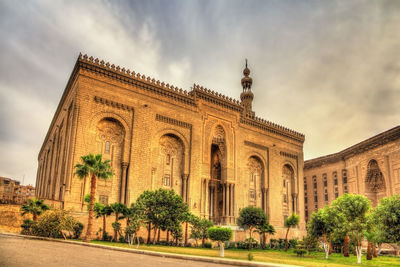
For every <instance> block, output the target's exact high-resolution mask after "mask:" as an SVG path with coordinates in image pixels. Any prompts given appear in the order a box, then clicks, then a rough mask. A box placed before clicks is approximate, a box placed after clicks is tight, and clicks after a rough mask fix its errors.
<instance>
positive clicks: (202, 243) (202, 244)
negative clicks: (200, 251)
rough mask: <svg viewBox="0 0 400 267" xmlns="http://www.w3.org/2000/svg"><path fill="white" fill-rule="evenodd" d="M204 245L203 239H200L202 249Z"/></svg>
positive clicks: (204, 240)
mask: <svg viewBox="0 0 400 267" xmlns="http://www.w3.org/2000/svg"><path fill="white" fill-rule="evenodd" d="M205 243H206V239H205V238H204V237H203V238H202V239H201V247H202V248H204V244H205Z"/></svg>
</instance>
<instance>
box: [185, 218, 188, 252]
mask: <svg viewBox="0 0 400 267" xmlns="http://www.w3.org/2000/svg"><path fill="white" fill-rule="evenodd" d="M187 242H188V222H186V225H185V247H186V246H187Z"/></svg>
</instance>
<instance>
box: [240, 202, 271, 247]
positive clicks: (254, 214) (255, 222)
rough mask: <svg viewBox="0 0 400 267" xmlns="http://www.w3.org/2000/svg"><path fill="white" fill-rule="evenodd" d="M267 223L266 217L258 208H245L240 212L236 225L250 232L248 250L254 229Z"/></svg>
mask: <svg viewBox="0 0 400 267" xmlns="http://www.w3.org/2000/svg"><path fill="white" fill-rule="evenodd" d="M267 221H268V218H267V215H266V214H265V213H264V211H263V210H262V209H260V208H256V207H251V206H249V207H246V208H243V209H242V210H241V211H240V214H239V218H238V219H237V224H238V225H239V226H240V227H241V228H243V229H245V230H246V229H249V232H250V242H249V250H250V249H251V247H252V233H253V230H254V229H255V228H256V227H259V226H261V225H264V224H265V223H266V222H267Z"/></svg>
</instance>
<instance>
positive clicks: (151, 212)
mask: <svg viewBox="0 0 400 267" xmlns="http://www.w3.org/2000/svg"><path fill="white" fill-rule="evenodd" d="M136 204H137V205H139V206H140V207H141V209H142V210H143V213H144V216H145V221H146V222H147V223H148V224H149V234H148V243H150V231H151V225H152V226H153V229H154V234H153V243H155V240H156V233H157V230H159V229H162V230H167V231H169V232H171V233H172V234H173V235H174V236H175V239H176V237H178V238H179V237H180V231H179V229H180V226H179V227H178V226H177V225H178V224H180V223H181V222H183V221H184V220H185V218H186V216H187V213H188V210H189V207H188V205H187V204H186V203H185V202H183V199H182V197H181V196H179V195H177V194H175V192H174V190H165V189H162V188H160V189H158V190H156V191H145V192H143V193H142V194H141V195H140V196H139V198H138V199H137V201H136Z"/></svg>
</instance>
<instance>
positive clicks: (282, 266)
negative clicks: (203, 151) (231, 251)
mask: <svg viewBox="0 0 400 267" xmlns="http://www.w3.org/2000/svg"><path fill="white" fill-rule="evenodd" d="M0 236H12V237H16V238H23V239H33V240H45V241H51V242H59V243H67V244H73V245H78V246H86V247H93V248H101V249H108V250H114V251H122V252H127V253H136V254H144V255H149V256H157V257H165V258H174V259H181V260H191V261H200V262H209V263H217V264H227V265H232V266H254V267H258V266H260V267H266V266H268V267H289V266H296V265H287V264H279V263H264V262H250V261H244V260H234V259H225V258H224V259H221V258H214V257H204V256H193V255H184V254H174V253H166V252H155V251H148V250H139V249H134V248H133V249H129V248H120V247H112V246H106V245H100V244H91V243H84V242H74V241H69V240H62V239H53V238H48V237H39V236H29V235H20V234H12V233H0Z"/></svg>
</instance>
